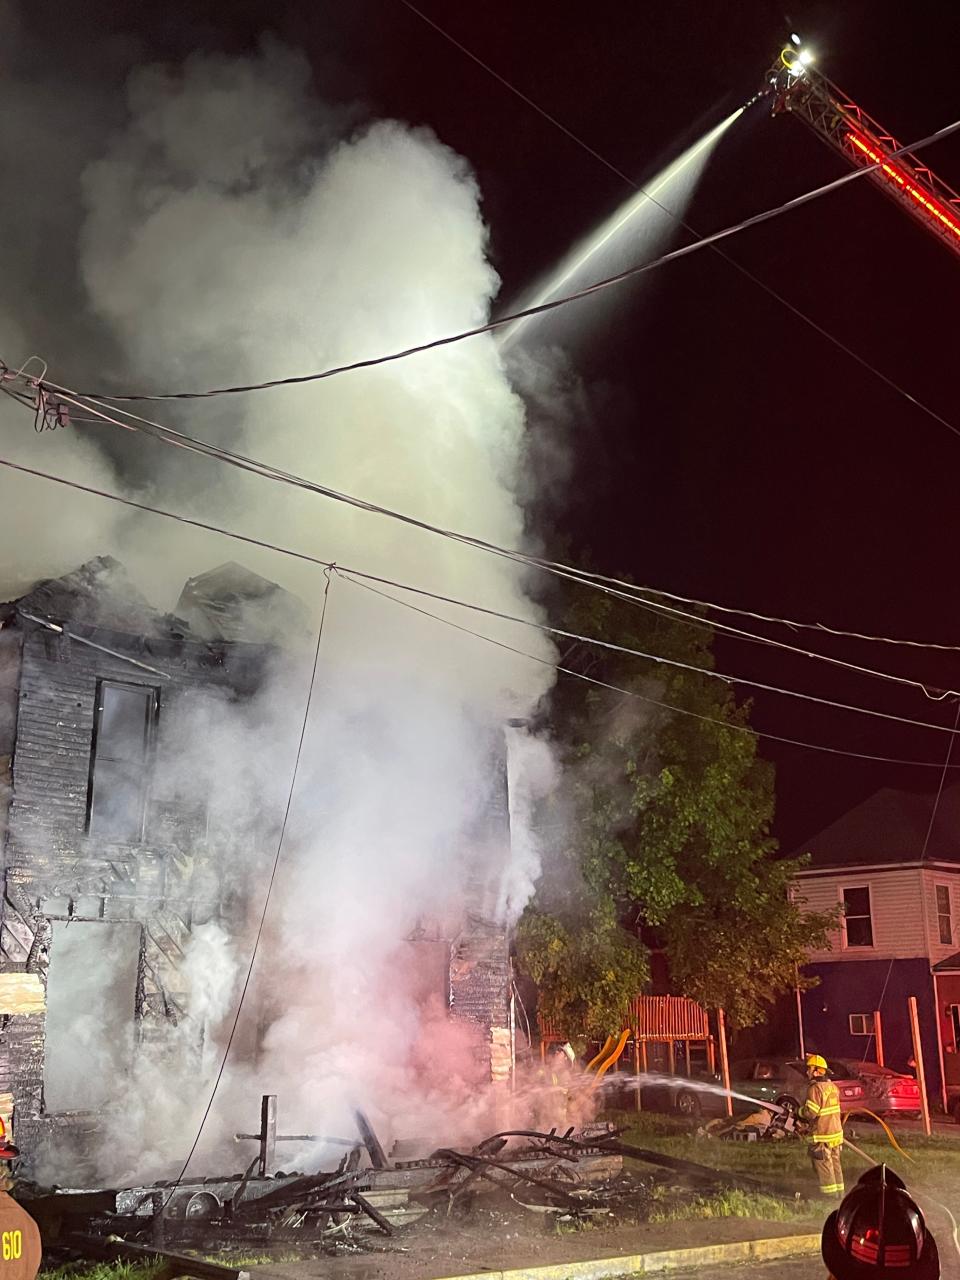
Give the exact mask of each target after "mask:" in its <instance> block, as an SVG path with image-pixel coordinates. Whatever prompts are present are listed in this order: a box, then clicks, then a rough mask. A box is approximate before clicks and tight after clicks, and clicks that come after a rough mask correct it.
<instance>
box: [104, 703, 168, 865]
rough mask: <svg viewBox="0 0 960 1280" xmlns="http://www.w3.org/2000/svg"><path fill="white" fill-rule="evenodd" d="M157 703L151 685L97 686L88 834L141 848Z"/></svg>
mask: <svg viewBox="0 0 960 1280" xmlns="http://www.w3.org/2000/svg"><path fill="white" fill-rule="evenodd" d="M159 702H160V691H159V689H154V688H151V687H150V686H149V685H142V684H122V683H120V682H119V681H115V680H98V681H97V702H96V715H95V717H94V725H93V751H92V753H91V757H90V781H89V786H88V789H87V825H86V830H87V834H88V835H91V836H100V837H102V838H103V839H105V840H114V841H116V842H117V843H118V844H139V843H140V841H141V840H142V839H143V815H144V809H145V808H146V803H147V787H148V783H149V780H150V779H149V774H150V763H151V759H152V754H153V735H154V729H155V727H156V722H157V711H158V709H159Z"/></svg>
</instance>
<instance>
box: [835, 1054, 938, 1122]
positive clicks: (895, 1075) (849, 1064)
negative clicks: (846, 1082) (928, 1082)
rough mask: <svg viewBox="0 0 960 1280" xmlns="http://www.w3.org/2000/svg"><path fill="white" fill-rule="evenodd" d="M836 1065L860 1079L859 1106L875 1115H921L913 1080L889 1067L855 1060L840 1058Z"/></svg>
mask: <svg viewBox="0 0 960 1280" xmlns="http://www.w3.org/2000/svg"><path fill="white" fill-rule="evenodd" d="M838 1062H839V1063H841V1064H842V1065H843V1067H844V1068H846V1070H847V1071H848V1072H849V1073H850V1074H851V1075H856V1076H857V1077H858V1078H859V1079H860V1081H861V1082H862V1084H863V1088H864V1098H863V1103H862V1105H863V1106H865V1107H869V1109H870V1110H871V1111H875V1112H876V1113H877V1115H879V1116H890V1115H897V1116H918V1115H919V1114H920V1086H919V1085H918V1084H917V1082H916V1080H915V1079H914V1078H913V1076H908V1075H904V1074H903V1072H902V1071H894V1070H892V1069H891V1068H890V1067H880V1066H878V1065H877V1064H876V1063H875V1062H858V1061H857V1060H856V1059H855V1058H841V1059H839V1060H838Z"/></svg>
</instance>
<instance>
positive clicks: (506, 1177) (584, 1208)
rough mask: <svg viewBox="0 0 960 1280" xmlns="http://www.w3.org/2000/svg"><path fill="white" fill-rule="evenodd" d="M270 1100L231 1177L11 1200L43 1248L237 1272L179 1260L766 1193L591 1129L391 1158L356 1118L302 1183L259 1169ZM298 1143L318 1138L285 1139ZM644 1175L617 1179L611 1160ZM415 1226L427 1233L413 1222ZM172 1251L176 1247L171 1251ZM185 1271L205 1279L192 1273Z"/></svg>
mask: <svg viewBox="0 0 960 1280" xmlns="http://www.w3.org/2000/svg"><path fill="white" fill-rule="evenodd" d="M273 1101H274V1100H273V1099H266V1098H265V1099H264V1105H263V1111H262V1116H263V1125H262V1128H261V1134H260V1135H250V1134H238V1135H237V1136H238V1138H241V1139H245V1138H256V1137H259V1140H260V1144H261V1151H260V1154H259V1155H258V1156H257V1157H256V1158H255V1159H254V1160H253V1161H252V1162H251V1164H250V1166H249V1167H248V1168H247V1170H246V1171H245V1172H244V1173H242V1174H233V1175H222V1176H213V1177H206V1178H202V1179H190V1180H187V1179H183V1180H181V1181H178V1182H156V1183H153V1184H151V1185H146V1186H140V1187H127V1188H123V1189H120V1190H97V1191H73V1190H59V1189H57V1190H52V1191H51V1190H43V1189H41V1188H39V1187H29V1186H25V1185H23V1184H21V1186H20V1188H19V1195H20V1198H21V1199H22V1200H23V1203H24V1205H25V1206H26V1207H27V1208H28V1209H29V1211H30V1212H31V1213H32V1214H33V1216H34V1217H35V1218H36V1219H37V1220H38V1221H39V1222H40V1225H41V1229H42V1231H43V1234H44V1239H45V1241H46V1242H47V1246H48V1250H49V1249H50V1248H51V1247H52V1248H53V1249H54V1250H56V1251H58V1252H59V1251H63V1252H64V1253H65V1254H66V1255H67V1256H75V1255H78V1254H79V1255H80V1256H85V1257H92V1258H98V1259H111V1260H112V1259H117V1258H143V1257H153V1256H159V1257H162V1258H163V1259H164V1261H165V1262H166V1263H167V1264H168V1271H169V1273H170V1274H173V1275H176V1274H191V1275H196V1276H203V1277H210V1278H211V1280H213V1277H215V1276H219V1277H221V1278H223V1277H225V1276H227V1275H228V1274H229V1275H230V1276H232V1277H237V1276H238V1275H239V1274H240V1272H239V1270H238V1269H237V1268H236V1267H233V1268H230V1267H228V1268H223V1267H219V1266H218V1265H217V1264H212V1263H202V1264H201V1263H199V1262H198V1260H197V1258H196V1257H195V1256H191V1255H192V1251H197V1252H202V1253H203V1254H205V1255H209V1254H210V1253H222V1254H225V1255H227V1256H229V1254H230V1253H231V1252H232V1253H234V1254H235V1255H237V1254H248V1255H249V1254H251V1253H253V1254H258V1255H262V1254H270V1252H271V1251H276V1250H286V1251H290V1250H300V1251H303V1252H321V1253H337V1252H342V1251H345V1250H349V1251H356V1250H358V1249H383V1248H385V1247H386V1248H389V1247H392V1246H391V1244H390V1243H389V1240H388V1238H393V1237H395V1236H397V1235H398V1234H401V1233H405V1232H406V1231H407V1229H409V1228H410V1227H411V1226H412V1225H413V1224H414V1223H416V1222H418V1221H420V1220H421V1219H425V1218H427V1219H429V1218H430V1217H432V1218H434V1219H436V1218H441V1219H446V1218H449V1217H451V1216H454V1215H455V1216H461V1215H463V1214H469V1213H470V1212H473V1211H474V1209H475V1207H476V1206H477V1205H478V1204H480V1203H481V1200H480V1199H479V1197H482V1202H483V1203H485V1204H487V1205H489V1206H492V1205H498V1204H504V1205H506V1206H507V1207H508V1208H510V1209H511V1210H512V1211H514V1212H515V1211H516V1209H517V1208H519V1210H520V1211H521V1212H527V1213H530V1212H532V1213H539V1214H544V1215H556V1216H558V1217H560V1218H563V1219H566V1220H568V1221H581V1222H582V1221H596V1220H597V1219H600V1218H606V1219H611V1220H613V1219H632V1220H634V1221H636V1220H637V1219H639V1218H643V1217H645V1216H646V1214H647V1212H649V1207H650V1205H651V1203H652V1201H653V1197H654V1194H655V1189H656V1188H657V1187H665V1186H666V1187H673V1188H676V1189H677V1191H678V1194H682V1192H683V1191H684V1190H686V1191H688V1192H700V1193H702V1192H703V1191H713V1190H716V1189H718V1188H719V1187H725V1186H726V1187H729V1186H731V1185H732V1186H738V1187H741V1188H747V1189H749V1190H754V1191H759V1190H767V1189H766V1188H764V1187H762V1186H761V1185H760V1184H759V1183H756V1182H755V1181H753V1180H752V1179H749V1178H743V1177H739V1176H734V1175H729V1174H725V1173H721V1172H720V1171H718V1170H715V1169H710V1168H708V1167H706V1166H704V1165H700V1164H695V1163H692V1162H690V1161H685V1160H677V1159H674V1158H672V1157H670V1156H666V1155H662V1154H660V1153H659V1152H655V1151H648V1150H645V1149H643V1148H639V1147H634V1146H632V1145H630V1144H627V1143H624V1142H622V1141H621V1135H622V1132H623V1131H622V1130H618V1129H614V1128H612V1127H610V1126H606V1125H595V1126H591V1127H589V1128H587V1129H583V1130H580V1131H574V1130H573V1129H570V1130H568V1131H567V1132H565V1133H562V1134H561V1133H558V1132H556V1131H555V1130H551V1131H550V1132H539V1131H537V1130H532V1129H531V1130H510V1131H504V1132H502V1133H497V1134H493V1135H491V1136H490V1137H489V1138H486V1139H484V1141H482V1142H480V1143H478V1144H477V1145H475V1146H474V1147H472V1148H471V1149H470V1150H467V1151H458V1150H454V1149H453V1148H450V1147H444V1148H440V1149H438V1150H436V1151H434V1152H433V1153H432V1154H431V1155H430V1156H428V1157H427V1158H426V1159H418V1160H401V1159H393V1160H390V1159H388V1158H387V1156H386V1155H385V1153H384V1150H383V1148H382V1146H381V1145H380V1142H379V1140H378V1139H377V1136H376V1134H375V1132H374V1130H373V1128H372V1127H371V1125H370V1124H369V1122H368V1121H367V1119H366V1117H365V1116H363V1115H362V1113H357V1117H356V1119H357V1128H358V1131H359V1135H360V1137H359V1139H358V1140H356V1141H354V1142H349V1141H347V1140H341V1141H342V1143H343V1145H344V1146H346V1147H347V1150H346V1152H345V1154H344V1156H343V1158H342V1160H341V1161H340V1163H339V1165H338V1166H337V1168H336V1169H334V1170H332V1171H328V1172H321V1173H315V1174H302V1173H274V1174H270V1173H269V1170H268V1157H269V1154H270V1150H271V1148H272V1144H273V1143H276V1142H281V1141H285V1140H287V1141H289V1139H283V1138H281V1137H278V1136H277V1135H276V1130H275V1123H274V1122H275V1110H273V1109H272V1108H271V1106H270V1103H272V1102H273ZM297 1140H298V1141H300V1142H307V1141H325V1142H327V1143H328V1144H329V1143H330V1142H331V1139H325V1140H324V1139H316V1138H310V1136H309V1135H298V1137H297ZM625 1158H626V1159H630V1160H632V1161H638V1162H641V1164H643V1165H646V1166H648V1167H649V1168H650V1170H651V1172H648V1173H646V1174H643V1173H641V1174H636V1173H632V1172H629V1171H625V1170H624V1167H623V1162H624V1159H625ZM424 1225H426V1224H424ZM178 1250H186V1251H187V1252H186V1253H184V1254H181V1253H179V1252H178ZM198 1265H202V1266H203V1267H204V1268H205V1270H203V1271H198V1270H197V1267H198Z"/></svg>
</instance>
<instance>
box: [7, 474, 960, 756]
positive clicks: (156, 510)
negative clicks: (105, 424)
mask: <svg viewBox="0 0 960 1280" xmlns="http://www.w3.org/2000/svg"><path fill="white" fill-rule="evenodd" d="M0 467H6V468H8V469H9V470H11V471H16V472H19V473H21V474H23V475H30V476H34V477H35V478H37V479H41V480H47V481H50V482H51V483H53V484H59V485H62V486H64V487H65V488H68V489H74V490H76V491H78V492H80V493H86V494H88V495H90V496H91V497H97V498H105V499H108V500H109V501H111V502H118V503H120V504H121V505H122V506H125V507H131V508H132V509H134V510H136V511H143V512H147V513H149V514H150V515H156V516H163V517H164V518H165V519H168V520H175V521H176V522H177V523H179V524H184V525H187V526H189V527H190V528H193V529H203V530H205V531H206V532H208V533H217V534H220V535H221V536H223V537H225V538H232V539H233V540H235V541H237V542H242V543H244V544H245V545H247V546H254V547H260V548H262V549H263V550H266V551H273V552H276V553H277V554H278V555H283V556H289V557H291V558H292V559H295V560H303V561H306V562H307V563H309V564H316V565H319V566H320V567H321V568H324V569H329V570H331V571H338V572H340V573H341V576H346V575H347V574H352V575H354V576H356V577H357V578H358V579H360V578H361V577H363V578H364V579H369V580H370V581H371V582H374V581H376V582H381V581H388V580H385V579H381V578H378V577H375V576H374V575H372V574H365V573H363V572H362V571H361V570H359V569H350V568H346V567H343V566H337V565H336V564H335V563H334V562H333V561H330V560H322V559H320V558H319V557H318V556H312V555H310V554H308V553H307V552H305V551H295V550H293V549H292V548H290V547H284V546H281V545H279V544H278V543H274V542H267V541H265V540H264V539H262V538H254V537H251V536H249V535H248V534H243V533H237V532H236V531H234V530H231V529H225V528H223V527H222V526H220V525H215V524H211V523H210V522H208V521H205V520H197V519H194V518H193V517H191V516H185V515H181V514H179V513H177V512H173V511H166V510H164V509H163V508H162V507H155V506H151V505H150V504H149V503H145V502H137V501H136V500H135V499H133V498H124V497H122V496H121V495H120V494H116V493H110V492H109V491H108V490H105V489H97V488H94V487H93V486H92V485H86V484H81V483H80V482H79V481H77V480H67V479H65V478H64V477H63V476H55V475H53V474H52V473H50V472H47V471H40V470H38V469H37V468H35V467H27V466H24V465H23V464H21V463H18V462H11V461H10V460H9V459H7V458H0ZM358 585H361V584H359V583H358ZM362 585H365V586H366V585H368V583H367V582H363V583H362ZM398 586H399V588H400V589H401V590H409V591H421V590H422V589H421V588H413V587H409V586H406V585H405V584H398ZM369 590H371V591H378V588H375V587H372V586H370V587H369ZM378 593H379V594H381V595H384V596H385V597H386V598H387V599H395V602H396V603H397V604H403V605H404V606H405V607H407V608H409V609H412V610H414V611H415V612H420V613H423V614H424V616H425V617H428V618H435V619H436V620H437V621H438V622H443V623H444V624H445V625H447V626H450V627H453V628H454V629H455V630H459V631H463V632H465V633H466V634H468V635H475V636H477V638H478V639H481V640H486V641H488V643H490V644H494V645H497V646H498V647H499V648H501V649H506V650H508V651H509V652H511V653H516V654H518V655H519V656H520V657H523V658H529V659H530V661H531V662H539V663H541V664H542V665H543V666H547V667H552V668H553V669H555V670H557V671H560V672H562V673H563V674H565V675H570V676H574V677H576V678H577V679H579V680H586V681H588V682H589V683H591V684H595V685H598V686H599V687H600V688H605V689H612V690H613V691H615V692H618V693H625V694H628V695H629V696H630V697H638V698H640V697H642V695H640V694H637V693H634V692H633V691H631V690H628V689H622V688H620V687H619V686H618V685H614V684H608V683H607V682H606V681H603V680H597V679H595V678H593V677H592V676H587V675H584V674H583V673H581V672H579V671H574V670H573V669H571V668H567V667H564V666H562V665H558V664H556V663H552V662H549V661H548V660H547V659H545V658H539V657H537V656H536V655H534V654H531V653H527V652H526V651H524V650H522V649H516V648H514V647H513V646H512V645H508V644H506V643H504V642H502V641H500V640H495V639H494V638H492V637H490V636H485V635H482V634H481V633H480V632H474V631H471V630H470V628H468V627H463V626H461V625H460V624H459V623H456V622H453V621H452V620H451V619H449V618H443V617H441V616H440V615H438V614H433V613H430V612H429V611H428V610H425V609H419V608H418V606H416V605H414V604H412V603H411V602H410V601H406V600H399V599H396V598H395V597H392V596H390V595H389V594H388V593H387V592H382V591H378ZM453 603H456V602H453ZM643 701H646V702H650V703H651V704H653V705H655V706H661V707H664V708H665V709H666V710H669V711H676V712H677V713H678V714H680V715H689V716H694V717H695V718H697V719H701V720H706V721H708V722H710V723H716V724H720V725H721V726H723V727H726V728H730V729H736V730H738V731H739V732H743V733H752V734H754V735H755V736H756V737H758V738H769V739H770V740H771V741H773V742H782V743H785V744H787V745H789V746H794V747H802V748H804V749H805V750H809V751H825V752H828V753H830V754H831V755H840V756H848V757H850V758H852V759H857V760H872V761H876V762H878V763H881V764H896V765H909V766H913V767H917V768H923V769H939V768H941V767H942V766H941V764H940V762H939V761H937V760H905V759H899V758H896V757H893V756H879V755H869V754H865V753H863V752H860V751H845V750H842V749H841V748H839V747H829V746H825V745H824V744H822V743H816V742H805V741H803V740H801V739H799V738H788V737H783V736H781V735H779V734H775V733H766V732H764V731H761V730H759V729H752V728H748V727H745V726H740V725H728V724H726V722H724V721H717V720H711V718H710V717H709V716H701V715H699V714H698V713H697V712H694V711H688V710H686V709H685V708H683V707H677V706H673V705H671V704H670V703H666V702H658V701H657V700H656V699H654V698H643ZM950 767H951V768H960V765H951V766H950Z"/></svg>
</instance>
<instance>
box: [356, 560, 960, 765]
mask: <svg viewBox="0 0 960 1280" xmlns="http://www.w3.org/2000/svg"><path fill="white" fill-rule="evenodd" d="M336 572H337V574H338V576H339V577H341V578H346V579H347V580H348V581H352V582H353V584H354V586H357V587H363V588H364V589H365V590H367V591H371V592H373V594H374V595H378V596H382V597H383V598H384V599H385V600H391V601H393V603H394V604H398V605H402V606H403V608H405V609H410V610H412V611H413V612H414V613H419V614H422V615H423V617H425V618H432V619H433V621H434V622H442V623H443V625H444V626H447V627H452V628H453V629H454V630H455V631H462V632H463V633H464V634H465V635H469V636H474V637H475V638H476V639H477V640H483V641H485V642H486V643H487V644H492V645H496V647H497V648H498V649H506V650H507V651H508V652H509V653H515V654H517V655H518V657H521V658H529V660H530V661H531V662H537V663H539V664H540V665H541V666H544V667H550V668H552V669H553V670H554V671H558V672H560V673H561V674H562V675H567V676H573V677H574V679H576V680H584V681H586V683H587V684H592V685H596V686H597V687H598V688H600V689H608V690H610V691H611V692H612V693H619V694H623V695H624V696H626V697H628V698H637V699H638V700H639V701H641V702H647V703H649V704H650V705H651V706H655V707H662V708H663V709H664V710H665V711H673V712H676V713H677V714H678V715H682V716H692V717H693V718H694V719H695V720H703V721H705V722H706V723H707V724H715V725H718V726H719V727H720V728H722V729H730V730H733V731H735V732H737V733H749V734H752V735H753V736H754V737H756V738H769V739H770V740H771V741H773V742H782V743H785V744H787V745H788V746H792V747H802V748H804V749H805V750H810V751H823V752H827V753H828V754H830V755H837V756H847V757H850V758H853V759H856V760H871V761H874V762H876V763H880V764H897V765H916V766H917V767H923V768H926V769H940V768H942V767H943V766H942V765H941V763H940V761H938V760H897V759H894V758H892V757H890V756H875V755H868V754H866V753H864V752H862V751H844V750H843V749H841V748H840V747H828V746H825V745H823V744H822V743H814V742H803V741H801V740H800V739H798V738H787V737H783V736H781V735H780V734H776V733H767V732H765V731H763V730H760V729H754V728H751V727H750V726H749V725H739V724H731V723H730V722H729V721H727V720H718V719H717V718H716V717H715V716H705V715H702V714H701V713H700V712H698V711H690V710H689V709H688V708H686V707H678V706H676V705H675V704H673V703H669V702H663V701H661V700H660V699H658V698H650V697H648V696H647V695H645V694H642V693H638V692H637V691H636V690H635V689H627V688H624V687H623V686H622V685H617V684H612V683H610V682H609V681H607V680H598V679H597V678H596V677H595V676H589V675H586V674H585V673H584V672H582V671H576V670H574V669H573V668H572V667H567V666H564V665H563V664H562V663H556V662H550V661H549V660H548V659H547V658H540V657H538V656H537V655H536V654H534V653H528V652H527V651H526V650H525V649H517V648H515V647H514V646H513V645H511V644H507V643H506V642H505V641H503V640H497V639H495V638H494V637H493V636H488V635H484V633H483V632H481V631H474V630H473V629H472V628H471V627H465V626H463V625H462V624H461V623H459V622H454V621H453V620H452V619H451V618H444V617H443V616H442V615H441V614H439V613H432V612H431V611H430V610H429V609H423V608H421V607H420V606H419V605H415V604H413V603H411V601H409V600H402V599H400V598H399V597H398V596H393V595H391V594H390V593H389V591H381V590H380V589H379V588H378V587H374V586H371V585H370V583H369V582H364V581H361V580H360V579H359V577H354V576H352V574H351V571H350V570H348V569H344V568H343V566H337V570H336ZM947 732H949V730H948V731H947ZM951 741H952V739H951ZM950 768H951V769H960V765H951V766H950Z"/></svg>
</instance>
